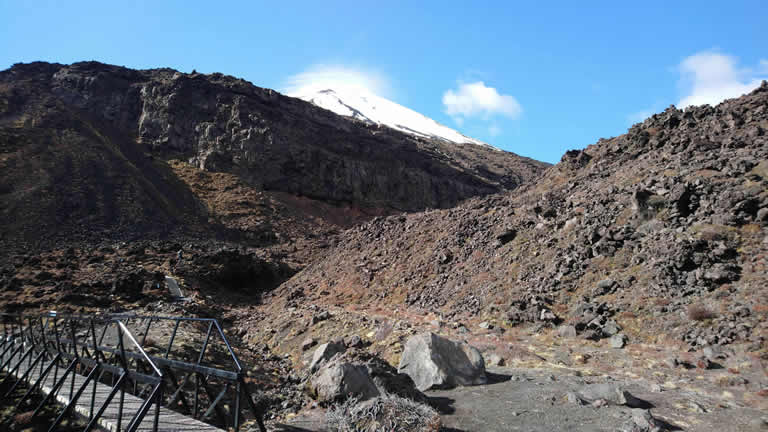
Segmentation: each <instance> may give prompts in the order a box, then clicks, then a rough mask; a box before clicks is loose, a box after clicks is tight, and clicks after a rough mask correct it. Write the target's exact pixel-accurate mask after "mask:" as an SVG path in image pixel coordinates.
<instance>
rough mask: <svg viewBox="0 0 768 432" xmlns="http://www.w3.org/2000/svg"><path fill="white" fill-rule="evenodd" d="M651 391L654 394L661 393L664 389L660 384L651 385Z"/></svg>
mask: <svg viewBox="0 0 768 432" xmlns="http://www.w3.org/2000/svg"><path fill="white" fill-rule="evenodd" d="M651 391H652V392H654V393H661V392H662V391H664V389H663V388H662V387H661V386H660V385H659V384H651Z"/></svg>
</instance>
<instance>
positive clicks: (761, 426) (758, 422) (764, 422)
mask: <svg viewBox="0 0 768 432" xmlns="http://www.w3.org/2000/svg"><path fill="white" fill-rule="evenodd" d="M749 426H750V427H751V430H753V431H765V430H768V417H761V418H756V419H752V420H751V421H750V422H749Z"/></svg>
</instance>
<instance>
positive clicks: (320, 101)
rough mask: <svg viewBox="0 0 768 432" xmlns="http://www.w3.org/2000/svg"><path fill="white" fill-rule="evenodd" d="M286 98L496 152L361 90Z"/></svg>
mask: <svg viewBox="0 0 768 432" xmlns="http://www.w3.org/2000/svg"><path fill="white" fill-rule="evenodd" d="M289 96H291V97H295V98H299V99H303V100H305V101H307V102H311V103H313V104H315V105H317V106H319V107H320V108H325V109H327V110H329V111H333V112H335V113H336V114H339V115H343V116H347V117H353V118H356V119H358V120H362V121H365V122H369V123H374V124H380V125H385V126H389V127H391V128H392V129H397V130H399V131H401V132H405V133H409V134H412V135H417V136H421V137H425V138H437V139H442V140H445V141H449V142H452V143H455V144H476V145H481V146H485V147H490V148H493V149H495V147H493V146H491V145H490V144H486V143H484V142H482V141H479V140H476V139H474V138H470V137H468V136H465V135H463V134H461V133H460V132H457V131H455V130H453V129H451V128H449V127H447V126H443V125H441V124H440V123H438V122H436V121H434V120H432V119H431V118H429V117H426V116H424V115H422V114H419V113H417V112H416V111H413V110H411V109H408V108H406V107H404V106H402V105H399V104H396V103H394V102H392V101H390V100H387V99H384V98H383V97H380V96H376V95H375V94H373V93H370V92H368V91H365V90H362V89H354V90H346V89H328V88H326V89H312V90H308V89H305V90H301V91H299V92H297V93H293V94H289Z"/></svg>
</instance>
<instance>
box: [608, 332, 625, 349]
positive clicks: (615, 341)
mask: <svg viewBox="0 0 768 432" xmlns="http://www.w3.org/2000/svg"><path fill="white" fill-rule="evenodd" d="M626 343H627V336H626V335H623V334H617V335H613V336H611V348H615V349H621V348H624V345H625V344H626Z"/></svg>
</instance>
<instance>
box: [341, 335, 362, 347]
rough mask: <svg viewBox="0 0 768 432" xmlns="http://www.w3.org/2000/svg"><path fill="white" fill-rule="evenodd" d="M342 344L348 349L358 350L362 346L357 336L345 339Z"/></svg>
mask: <svg viewBox="0 0 768 432" xmlns="http://www.w3.org/2000/svg"><path fill="white" fill-rule="evenodd" d="M344 343H345V344H346V345H347V346H348V347H350V348H360V347H362V346H363V339H361V338H360V336H358V335H352V336H350V337H348V338H347V339H345V340H344Z"/></svg>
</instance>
